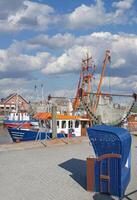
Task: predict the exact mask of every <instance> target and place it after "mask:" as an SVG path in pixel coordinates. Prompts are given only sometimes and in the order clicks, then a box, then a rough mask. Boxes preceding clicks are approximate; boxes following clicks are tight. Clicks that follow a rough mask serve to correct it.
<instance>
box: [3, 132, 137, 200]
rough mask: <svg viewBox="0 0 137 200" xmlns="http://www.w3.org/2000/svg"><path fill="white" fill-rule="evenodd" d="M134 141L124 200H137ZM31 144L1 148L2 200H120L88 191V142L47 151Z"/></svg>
mask: <svg viewBox="0 0 137 200" xmlns="http://www.w3.org/2000/svg"><path fill="white" fill-rule="evenodd" d="M132 138H133V142H132V179H131V182H130V184H129V187H128V189H127V191H126V194H129V195H127V196H126V197H125V198H123V200H126V199H129V200H137V136H132ZM28 144H29V143H27V144H26V143H23V144H22V143H20V144H7V145H5V146H4V145H0V199H1V200H92V199H94V200H114V199H117V198H114V197H111V196H106V195H100V194H95V193H91V192H87V191H86V158H87V157H88V156H91V155H93V153H92V150H91V146H90V145H89V141H88V139H84V140H82V141H81V142H78V143H77V142H75V144H74V143H69V144H66V143H64V145H57V144H55V145H54V144H53V145H47V146H46V147H45V146H44V145H42V144H39V145H38V144H33V145H32V143H30V144H31V145H30V148H29V147H28V146H29V145H28ZM11 145H12V147H11ZM35 145H36V146H35ZM9 146H10V148H9ZM19 146H20V148H19ZM6 147H7V148H6ZM130 193H131V194H130Z"/></svg>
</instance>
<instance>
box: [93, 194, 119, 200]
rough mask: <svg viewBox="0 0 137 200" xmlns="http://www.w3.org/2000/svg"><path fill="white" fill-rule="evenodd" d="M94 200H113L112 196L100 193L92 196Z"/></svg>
mask: <svg viewBox="0 0 137 200" xmlns="http://www.w3.org/2000/svg"><path fill="white" fill-rule="evenodd" d="M93 199H94V200H115V199H114V198H113V197H112V196H110V195H107V194H100V193H95V194H94V196H93Z"/></svg>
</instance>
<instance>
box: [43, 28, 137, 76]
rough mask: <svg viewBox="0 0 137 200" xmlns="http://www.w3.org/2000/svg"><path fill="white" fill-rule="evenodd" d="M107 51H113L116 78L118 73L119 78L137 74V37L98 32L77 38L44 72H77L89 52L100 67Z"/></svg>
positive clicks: (113, 68) (112, 62)
mask: <svg viewBox="0 0 137 200" xmlns="http://www.w3.org/2000/svg"><path fill="white" fill-rule="evenodd" d="M50 42H51V41H50ZM53 43H54V42H53ZM106 49H110V51H111V55H112V59H111V69H112V70H113V71H114V72H115V73H114V75H115V76H116V72H118V71H119V72H118V75H119V76H127V75H128V73H130V74H134V73H137V67H136V57H137V36H136V35H133V34H131V35H130V34H123V35H122V34H121V35H118V34H111V33H109V32H98V33H93V34H91V35H85V36H80V37H78V38H76V39H75V43H74V44H73V45H72V46H71V47H70V48H69V49H67V50H66V51H65V52H63V53H62V55H60V56H58V57H54V58H53V61H52V62H48V63H47V65H46V67H45V68H44V69H42V72H43V73H45V74H55V73H68V72H74V71H77V70H79V69H80V66H81V64H80V62H81V59H82V58H83V57H84V56H85V55H86V53H87V52H89V53H91V55H92V56H93V59H94V60H95V62H96V64H99V66H100V64H101V63H102V61H103V56H104V52H105V50H106ZM129 69H130V72H129ZM117 70H118V71H117Z"/></svg>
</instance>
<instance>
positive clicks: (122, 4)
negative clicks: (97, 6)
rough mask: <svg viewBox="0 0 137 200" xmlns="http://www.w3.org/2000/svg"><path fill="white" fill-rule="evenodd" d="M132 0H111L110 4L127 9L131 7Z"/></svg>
mask: <svg viewBox="0 0 137 200" xmlns="http://www.w3.org/2000/svg"><path fill="white" fill-rule="evenodd" d="M133 2H134V0H123V1H118V2H113V4H112V6H113V7H116V8H118V9H122V10H128V9H130V8H131V7H132V5H133Z"/></svg>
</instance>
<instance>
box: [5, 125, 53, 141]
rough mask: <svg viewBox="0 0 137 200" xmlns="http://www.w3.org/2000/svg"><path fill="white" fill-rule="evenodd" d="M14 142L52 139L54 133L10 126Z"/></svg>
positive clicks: (9, 129)
mask: <svg viewBox="0 0 137 200" xmlns="http://www.w3.org/2000/svg"><path fill="white" fill-rule="evenodd" d="M8 131H9V134H10V136H11V138H12V140H13V142H19V141H20V142H22V141H31V140H44V139H51V138H52V133H45V132H38V131H37V130H30V129H19V128H8Z"/></svg>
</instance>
